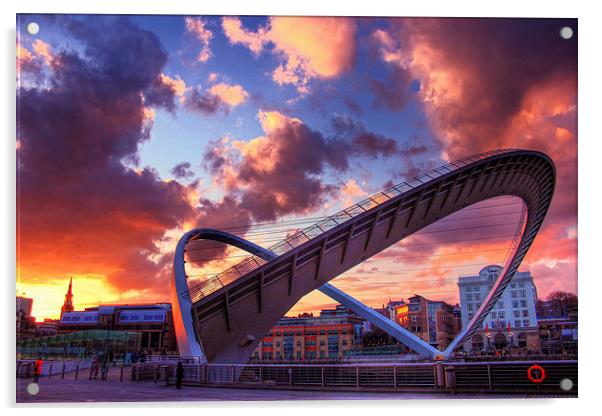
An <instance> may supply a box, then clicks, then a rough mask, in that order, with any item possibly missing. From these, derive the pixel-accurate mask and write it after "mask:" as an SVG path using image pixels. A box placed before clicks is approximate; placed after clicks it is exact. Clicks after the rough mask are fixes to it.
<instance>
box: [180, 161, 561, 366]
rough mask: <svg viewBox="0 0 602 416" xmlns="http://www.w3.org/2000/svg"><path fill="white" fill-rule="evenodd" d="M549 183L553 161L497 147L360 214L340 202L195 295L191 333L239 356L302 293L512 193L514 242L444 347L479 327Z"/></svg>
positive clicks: (380, 198)
mask: <svg viewBox="0 0 602 416" xmlns="http://www.w3.org/2000/svg"><path fill="white" fill-rule="evenodd" d="M413 183H415V184H416V185H412V184H413ZM555 183H556V171H555V167H554V164H553V162H552V161H551V159H550V158H549V157H548V156H547V155H545V154H543V153H541V152H535V151H527V150H505V151H496V152H493V153H489V154H485V155H477V156H474V157H471V158H467V159H464V160H462V161H459V162H454V163H451V164H449V165H447V166H445V167H443V168H440V169H436V170H434V171H431V172H429V173H427V174H425V175H421V176H420V177H418V178H416V179H415V180H412V181H409V182H408V183H405V184H401V185H398V186H396V187H393V188H390V189H388V190H386V191H384V192H383V193H381V194H378V195H375V196H373V197H370V198H369V200H366V201H363V202H366V204H365V205H363V206H362V203H360V204H357V205H356V206H354V207H352V208H353V209H355V208H356V207H360V208H361V213H360V214H353V215H351V214H348V213H347V212H348V210H345V211H343V213H344V214H347V217H345V216H338V217H337V216H333V217H331V218H330V219H329V220H328V221H330V222H334V223H335V224H336V225H335V226H333V227H332V228H328V229H327V230H323V232H322V233H318V234H314V235H310V237H309V239H306V240H303V242H302V243H301V244H298V245H290V244H289V245H288V246H289V247H290V249H288V250H287V251H284V252H277V253H278V254H280V255H279V256H278V257H277V258H275V259H273V260H271V261H269V262H267V263H265V264H261V265H260V266H259V267H257V268H255V269H245V270H249V271H245V274H242V275H241V276H239V277H238V278H237V279H236V280H234V281H229V283H228V284H226V285H225V286H223V287H219V288H217V289H216V290H214V291H212V292H211V293H209V294H207V295H204V296H203V297H202V298H200V299H198V300H197V301H196V302H195V303H194V306H193V309H194V312H195V313H194V319H195V323H196V328H197V329H198V331H200V332H201V333H200V334H198V336H201V337H203V342H204V343H205V344H206V347H207V348H209V350H208V351H207V352H208V358H209V361H215V362H243V361H246V360H247V359H248V357H249V356H250V354H251V352H252V351H253V349H254V348H255V346H256V344H257V342H258V341H256V340H257V339H260V338H261V337H262V336H263V335H264V334H265V333H267V331H269V329H270V328H271V326H272V325H273V324H274V323H275V322H277V321H278V319H280V318H281V317H282V315H283V314H284V313H285V312H286V311H287V310H289V309H290V308H291V307H292V306H293V305H294V304H295V303H296V302H297V301H298V299H300V298H301V297H303V296H304V295H306V294H307V293H309V292H311V291H313V290H315V289H318V288H319V287H320V286H322V285H323V284H324V283H326V282H328V281H329V280H331V279H333V278H335V277H336V276H338V275H339V274H341V273H343V272H345V271H346V270H349V269H350V268H352V267H354V266H356V265H357V264H359V263H361V262H363V261H364V260H366V259H368V258H370V257H371V256H373V255H375V254H377V253H379V252H380V251H382V250H384V249H386V248H387V247H390V246H391V245H393V244H395V243H397V242H398V241H400V240H402V239H404V238H405V237H407V236H409V235H411V234H413V233H415V232H416V231H418V230H420V229H422V228H424V227H426V226H428V225H430V224H432V223H435V222H437V221H438V220H440V219H442V218H444V217H446V216H448V215H451V214H453V213H454V212H457V211H459V210H461V209H463V208H465V207H467V206H469V205H472V204H475V203H477V202H480V201H484V200H487V199H490V198H494V197H497V196H503V195H513V196H517V197H519V198H521V199H522V200H523V202H524V204H525V206H526V209H527V219H526V222H525V226H524V230H523V233H522V236H521V237H520V242H518V244H517V245H516V247H515V249H514V250H513V252H512V255H511V256H510V260H509V261H508V262H507V263H506V265H505V268H504V270H503V272H502V273H501V274H500V275H499V277H498V280H497V281H496V282H495V284H494V285H493V288H492V290H491V292H490V293H489V295H488V296H487V298H486V300H485V301H484V302H483V304H482V305H481V307H480V308H479V310H478V311H477V313H476V314H475V317H474V318H473V319H472V320H471V322H470V323H469V325H468V326H467V327H466V328H465V329H464V330H463V331H462V332H461V333H460V334H459V335H458V337H457V338H456V339H455V340H454V341H453V342H452V344H451V345H450V346H449V347H448V348H447V349H446V350H445V355H447V356H449V355H451V354H452V353H453V351H454V350H455V349H457V348H458V347H459V346H460V345H461V344H462V343H463V342H465V341H466V340H468V339H469V338H470V337H471V336H472V335H473V334H474V333H475V332H476V331H478V329H479V328H480V326H481V325H482V323H483V321H484V319H485V318H486V316H487V314H488V313H489V311H490V310H491V309H492V308H493V306H494V305H495V303H496V301H497V299H498V298H499V297H500V296H501V295H502V293H503V291H504V290H505V288H506V286H507V285H508V284H509V283H510V280H511V279H512V277H513V276H514V274H515V273H516V271H517V269H518V266H519V265H520V263H521V261H522V259H523V258H524V256H525V255H526V253H527V250H528V249H529V247H530V245H531V243H532V242H533V240H534V238H535V236H536V235H537V232H538V230H539V228H540V227H541V225H542V223H543V220H544V218H545V215H546V213H547V210H548V208H549V205H550V202H551V199H552V195H553V193H554V188H555ZM391 195H394V196H391ZM370 201H371V202H370ZM337 215H338V214H337ZM346 218H349V219H346ZM325 221H326V220H325ZM291 238H292V237H291ZM175 266H176V264H175V263H174V267H175ZM182 267H183V265H182ZM252 295H256V296H258V297H259V299H264V298H265V299H269V305H268V307H267V308H261V306H259V308H258V309H256V308H257V305H258V303H257V300H256V299H257V298H256V297H254V296H252ZM259 305H261V303H260V304H259ZM245 340H252V341H249V342H246V341H245Z"/></svg>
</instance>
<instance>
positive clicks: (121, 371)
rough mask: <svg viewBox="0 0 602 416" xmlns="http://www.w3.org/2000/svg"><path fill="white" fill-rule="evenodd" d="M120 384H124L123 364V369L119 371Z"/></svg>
mask: <svg viewBox="0 0 602 416" xmlns="http://www.w3.org/2000/svg"><path fill="white" fill-rule="evenodd" d="M119 382H120V383H123V364H121V369H120V370H119Z"/></svg>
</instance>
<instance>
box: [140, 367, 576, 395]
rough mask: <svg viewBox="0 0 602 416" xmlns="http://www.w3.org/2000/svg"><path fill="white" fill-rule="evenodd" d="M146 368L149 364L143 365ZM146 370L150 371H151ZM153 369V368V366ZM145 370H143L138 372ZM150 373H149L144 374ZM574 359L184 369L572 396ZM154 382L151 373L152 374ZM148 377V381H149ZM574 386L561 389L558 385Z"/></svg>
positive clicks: (299, 382) (267, 384)
mask: <svg viewBox="0 0 602 416" xmlns="http://www.w3.org/2000/svg"><path fill="white" fill-rule="evenodd" d="M534 364H538V365H540V366H541V367H543V368H544V370H545V378H544V379H543V380H542V381H541V382H538V383H535V382H533V381H532V380H531V379H530V378H529V375H528V370H529V368H530V367H531V366H533V365H534ZM148 365H149V366H151V364H148ZM150 368H151V367H149V369H150ZM153 368H155V367H153ZM140 371H144V370H140ZM147 372H148V373H149V374H150V373H151V372H152V371H147ZM577 376H578V374H577V361H576V360H554V361H539V362H534V361H506V362H505V361H491V362H487V361H486V362H438V363H405V364H402V363H389V364H378V363H370V364H368V363H366V364H318V365H316V364H301V365H300V364H293V365H290V364H250V365H247V364H240V365H220V364H205V365H184V379H183V382H184V383H185V384H189V385H218V386H222V385H229V386H233V387H236V386H239V387H248V386H256V387H262V388H285V389H286V388H295V389H308V390H321V389H343V390H344V389H353V390H363V389H365V390H422V391H450V392H456V391H458V392H463V391H464V392H534V393H537V392H542V393H543V392H547V393H571V394H576V392H577V387H578V383H577V381H578V380H577ZM153 377H154V379H155V380H156V377H157V376H156V375H154V373H153ZM160 377H161V380H162V381H163V382H165V383H166V384H173V383H174V382H175V366H163V367H161V369H160ZM150 378H151V377H150V376H149V377H148V378H147V379H150ZM563 379H570V380H571V381H572V383H573V388H572V389H571V390H570V391H569V392H566V391H563V390H562V389H561V387H560V382H561V381H562V380H563Z"/></svg>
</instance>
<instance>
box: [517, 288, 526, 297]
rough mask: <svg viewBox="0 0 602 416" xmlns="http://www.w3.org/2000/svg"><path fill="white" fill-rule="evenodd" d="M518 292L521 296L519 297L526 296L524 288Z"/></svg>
mask: <svg viewBox="0 0 602 416" xmlns="http://www.w3.org/2000/svg"><path fill="white" fill-rule="evenodd" d="M519 293H520V297H521V298H525V297H527V292H526V291H525V289H523V290H519Z"/></svg>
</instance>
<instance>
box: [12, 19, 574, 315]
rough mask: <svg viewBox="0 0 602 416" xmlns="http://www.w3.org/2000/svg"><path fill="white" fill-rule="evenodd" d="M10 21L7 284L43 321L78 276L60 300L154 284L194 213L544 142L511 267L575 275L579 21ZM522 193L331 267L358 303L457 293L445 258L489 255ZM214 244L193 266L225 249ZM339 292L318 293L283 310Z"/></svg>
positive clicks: (263, 211) (268, 218)
mask: <svg viewBox="0 0 602 416" xmlns="http://www.w3.org/2000/svg"><path fill="white" fill-rule="evenodd" d="M34 21H35V22H37V23H38V24H39V26H40V31H39V33H37V34H36V35H30V34H28V33H27V31H26V29H25V28H26V26H27V24H28V23H29V22H34ZM17 23H18V39H17V70H18V80H17V103H18V106H17V107H18V108H17V121H18V124H17V160H18V165H17V166H18V172H17V179H18V180H17V182H18V184H17V201H18V202H17V207H18V213H17V221H18V235H17V257H18V258H17V261H18V263H17V273H18V275H17V292H18V293H22V292H24V293H25V294H26V296H27V297H33V298H34V311H33V315H34V316H36V318H37V319H38V320H42V319H43V318H52V317H58V315H59V314H60V307H61V305H62V303H63V300H64V295H65V292H66V288H67V286H68V282H69V278H70V277H72V276H73V278H74V279H73V285H74V287H73V290H74V306H75V309H76V310H77V309H83V308H85V307H89V306H94V305H97V304H99V303H118V302H119V303H140V302H156V301H161V302H165V301H168V299H169V276H170V273H171V261H172V252H173V248H174V246H175V243H176V241H177V238H178V237H179V236H180V235H181V234H182V233H183V232H184V231H185V230H188V229H190V228H192V227H196V226H207V227H213V228H220V227H233V226H243V227H242V228H241V229H242V230H243V232H244V230H247V229H248V224H252V223H257V222H262V223H263V222H273V221H280V220H289V221H293V220H296V219H303V218H308V217H310V218H313V217H320V216H325V215H330V214H333V213H335V212H336V211H337V210H339V209H341V208H344V207H345V206H347V205H350V204H352V203H355V202H357V201H359V200H361V199H363V198H365V197H367V196H369V195H370V194H373V193H376V192H378V191H380V190H382V189H383V187H384V186H386V185H388V184H392V183H397V182H401V181H402V180H404V179H407V178H409V177H411V176H414V175H416V174H418V173H420V172H422V171H425V170H428V169H431V168H434V167H436V166H438V165H442V164H444V163H446V162H447V161H449V160H454V159H458V158H462V157H465V156H469V155H471V154H475V153H479V152H483V151H488V150H492V149H496V148H506V147H520V148H525V149H535V150H540V151H543V152H545V153H547V154H548V155H550V156H551V157H552V159H553V160H554V163H555V164H556V167H557V173H558V183H557V188H556V193H555V196H554V199H553V202H552V206H551V209H550V211H549V213H548V217H547V218H546V221H545V223H544V226H543V228H542V230H541V231H540V232H539V235H538V237H537V238H536V240H535V242H534V244H533V246H532V247H531V249H530V251H529V253H528V255H527V257H526V259H525V261H524V262H523V265H522V266H521V270H529V271H530V272H531V273H532V275H533V277H534V279H535V283H536V285H537V287H538V293H539V295H540V297H542V298H544V297H545V296H547V294H548V293H549V292H551V291H553V290H564V291H569V292H573V293H576V292H577V124H576V121H577V34H578V30H577V21H576V20H575V19H493V18H490V19H437V18H387V19H384V18H331V17H324V18H316V17H311V18H310V17H273V18H269V17H242V18H239V17H235V16H229V17H219V16H121V17H114V16H81V15H68V16H67V15H20V16H18V22H17ZM563 26H571V27H572V28H573V30H574V33H575V36H574V37H573V38H572V39H570V40H565V39H562V38H561V37H560V36H559V30H560V28H561V27H563ZM518 202H519V201H518V200H517V199H516V198H502V199H499V200H493V201H486V202H484V203H481V204H480V206H477V207H469V208H470V209H469V210H466V211H463V212H460V213H457V214H454V216H453V217H451V218H446V219H444V220H443V221H441V222H440V223H438V224H434V225H433V226H431V227H429V229H428V230H423V231H424V232H421V233H420V234H418V235H415V236H412V237H410V238H408V239H407V240H404V241H403V242H402V243H399V244H398V245H396V246H395V247H393V248H391V249H389V250H386V251H384V252H383V253H380V254H379V255H377V256H375V258H374V259H371V260H370V261H367V262H365V263H363V264H361V265H359V266H358V267H356V268H355V269H353V270H351V271H349V272H348V273H346V274H345V275H343V276H340V277H338V278H337V279H335V280H334V281H333V284H335V285H337V286H339V287H341V288H343V289H344V290H345V291H347V292H348V293H350V294H351V295H353V296H356V297H358V298H359V299H361V300H363V301H364V302H366V303H367V304H368V305H370V306H380V305H381V304H382V303H383V302H386V301H387V300H388V299H389V298H400V297H403V298H407V297H408V296H411V295H412V294H413V293H418V294H421V295H424V296H426V297H428V298H432V299H435V300H445V301H448V302H450V303H456V302H457V292H458V290H457V286H456V282H457V278H458V276H459V275H467V274H476V273H477V272H478V270H479V269H480V268H481V267H482V266H483V265H485V264H489V263H499V262H500V261H501V260H502V259H503V257H504V254H505V252H506V251H505V250H506V249H507V248H508V246H509V242H510V235H512V233H513V232H514V229H515V228H516V225H515V224H516V221H517V219H518V211H517V210H519V209H520V205H519V203H518ZM474 208H476V209H474ZM291 224H292V225H294V226H296V227H299V226H300V225H299V224H300V223H291ZM458 224H462V225H458ZM306 225H307V224H306ZM466 225H470V227H466ZM248 232H249V238H251V239H253V240H254V241H257V242H258V243H260V244H263V245H271V244H272V243H273V242H274V241H272V240H270V239H268V238H265V236H264V237H261V236H260V237H258V236H257V233H256V234H255V235H253V233H252V230H248ZM217 254H218V253H216V255H215V256H211V257H221V258H220V259H217V260H213V261H207V262H206V264H204V265H202V267H201V268H200V270H202V271H203V272H204V273H207V274H208V273H211V272H218V271H220V270H223V269H224V268H225V267H227V266H228V265H229V264H232V263H233V262H234V261H237V260H239V258H236V257H232V256H237V255H238V253H237V252H234V251H225V252H224V251H220V253H219V255H217ZM334 304H335V302H334V301H332V300H330V299H329V298H327V297H326V296H324V295H322V294H319V293H312V294H310V295H308V296H306V297H305V298H303V299H301V301H300V302H299V303H298V304H297V305H296V306H295V308H294V309H293V310H292V311H291V312H290V313H291V314H296V313H298V312H301V311H308V312H312V311H314V312H315V311H318V310H320V309H321V308H324V307H330V306H332V305H334Z"/></svg>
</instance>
